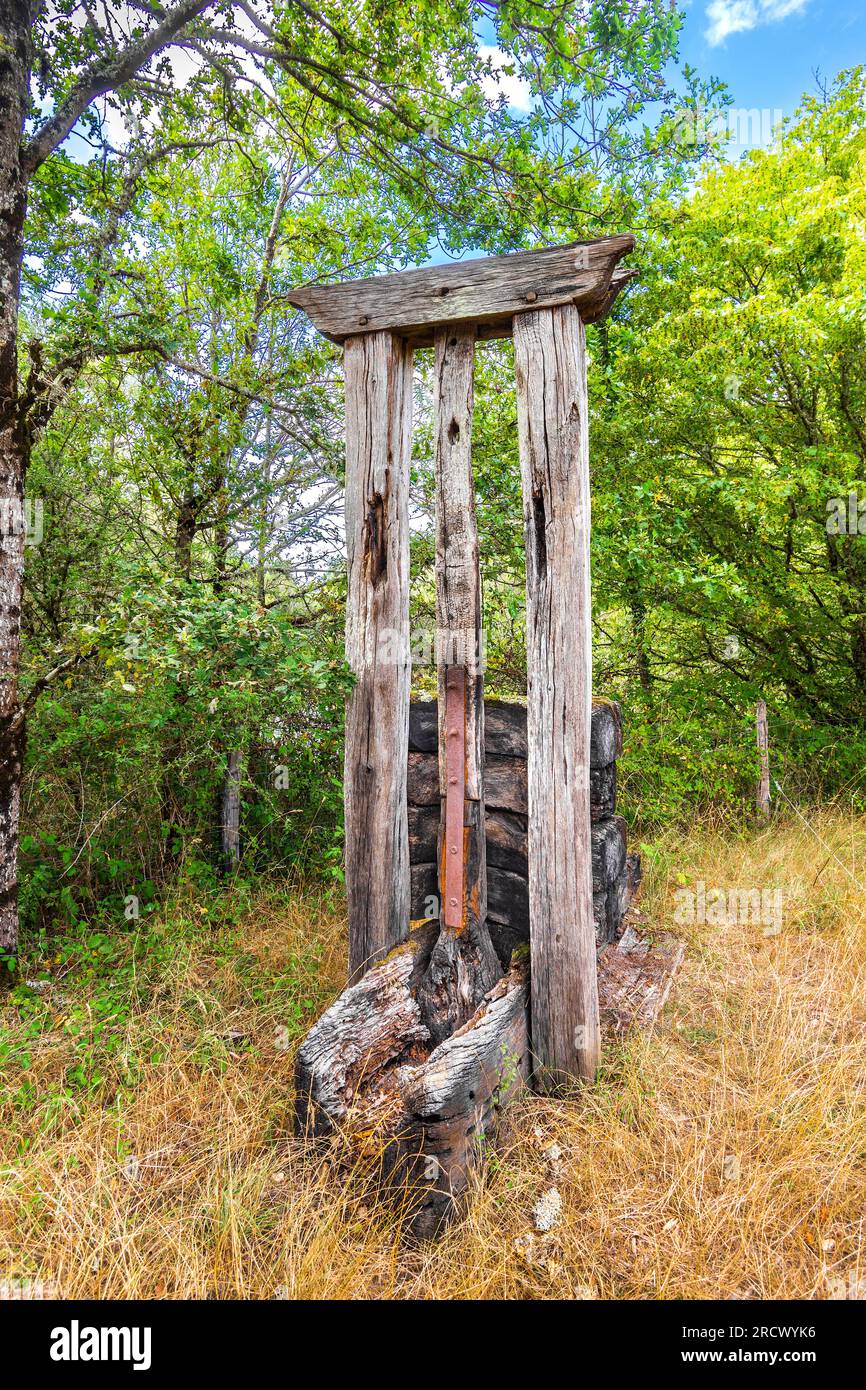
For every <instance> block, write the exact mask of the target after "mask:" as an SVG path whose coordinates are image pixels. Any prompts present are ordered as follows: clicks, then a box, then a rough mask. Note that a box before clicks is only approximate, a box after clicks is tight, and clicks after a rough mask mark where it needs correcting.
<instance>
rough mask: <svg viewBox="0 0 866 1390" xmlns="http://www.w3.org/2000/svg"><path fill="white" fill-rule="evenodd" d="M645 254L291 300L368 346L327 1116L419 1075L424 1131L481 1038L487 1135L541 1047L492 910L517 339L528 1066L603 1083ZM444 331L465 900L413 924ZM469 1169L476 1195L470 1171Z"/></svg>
mask: <svg viewBox="0 0 866 1390" xmlns="http://www.w3.org/2000/svg"><path fill="white" fill-rule="evenodd" d="M633 245H634V241H633V238H632V237H631V236H625V235H624V236H613V237H606V238H603V239H600V240H597V241H590V242H583V243H577V244H573V245H569V246H557V247H553V248H550V249H547V250H541V251H529V252H518V253H516V254H513V255H506V256H494V257H488V258H484V259H480V260H471V261H463V262H459V263H454V264H450V265H447V266H434V267H430V268H428V269H423V270H412V271H405V272H401V273H398V274H394V275H385V276H379V277H376V278H374V279H369V280H361V281H352V282H346V283H341V284H336V285H331V286H324V287H320V286H304V287H301V288H299V289H296V290H295V291H293V292H292V294H291V295H290V296H289V300H290V303H292V304H293V305H295V306H296V307H298V308H301V309H304V310H305V311H306V312H307V313H308V314H309V316H310V318H311V319H312V321H313V323H314V324H315V326H316V327H317V328H318V329H319V331H320V332H322V333H323V334H325V335H326V336H327V337H328V338H330V339H331V340H332V341H334V342H337V343H339V344H341V345H342V346H343V350H344V363H345V386H346V546H347V556H348V576H349V587H348V605H347V620H346V654H347V659H348V662H349V664H350V666H351V669H352V671H353V673H354V676H355V686H354V690H353V693H352V695H351V698H350V702H349V706H348V710H347V728H346V755H345V814H346V858H345V865H346V885H347V894H348V914H349V977H350V985H349V988H348V989H347V990H346V992H345V993H344V995H343V996H341V999H340V1000H338V1001H337V1004H336V1005H334V1006H333V1008H332V1009H331V1010H329V1012H328V1014H326V1015H325V1016H324V1017H323V1019H321V1020H320V1021H319V1023H318V1024H317V1025H316V1026H315V1027H314V1029H313V1031H312V1033H311V1034H310V1035H309V1037H308V1039H307V1040H306V1042H305V1043H304V1045H303V1046H302V1049H301V1053H300V1055H299V1064H298V1077H299V1088H300V1092H301V1094H300V1097H299V1115H300V1117H301V1121H302V1123H304V1124H305V1125H307V1126H310V1125H311V1124H312V1125H313V1127H314V1128H316V1127H318V1128H319V1129H321V1128H322V1126H323V1125H324V1126H325V1127H327V1125H328V1124H332V1123H336V1122H337V1121H338V1120H342V1119H343V1118H345V1115H346V1114H347V1113H348V1111H349V1110H350V1109H351V1105H350V1101H351V1099H352V1098H353V1097H354V1099H355V1100H356V1101H357V1098H358V1095H359V1093H360V1092H361V1091H365V1090H366V1092H368V1093H369V1094H368V1096H367V1100H368V1103H373V1101H375V1105H376V1106H378V1107H379V1108H380V1109H381V1108H382V1107H383V1106H385V1107H386V1108H387V1106H386V1099H387V1101H388V1104H390V1105H392V1107H393V1105H394V1104H395V1101H394V1096H395V1087H396V1088H397V1090H398V1091H401V1095H402V1099H401V1101H400V1103H399V1105H397V1109H398V1110H399V1111H400V1113H401V1115H402V1119H403V1122H405V1121H406V1113H407V1111H406V1093H407V1090H412V1092H413V1103H412V1106H410V1109H411V1110H412V1116H413V1120H414V1122H415V1123H416V1125H418V1124H420V1120H419V1116H421V1115H422V1112H423V1105H422V1104H421V1101H420V1100H419V1095H418V1093H419V1091H420V1090H423V1089H424V1085H425V1084H426V1085H427V1090H428V1092H430V1094H428V1101H429V1104H428V1112H429V1113H428V1120H429V1117H430V1115H433V1114H434V1110H432V1109H430V1106H432V1105H434V1099H435V1105H438V1106H439V1109H438V1111H436V1112H435V1114H436V1123H440V1122H441V1117H442V1114H443V1110H442V1098H443V1097H442V1090H441V1088H442V1075H443V1070H442V1069H443V1065H444V1062H443V1058H446V1059H447V1058H450V1061H449V1063H448V1065H449V1066H450V1067H451V1068H452V1070H453V1069H454V1068H455V1067H456V1068H457V1070H458V1071H459V1070H460V1069H461V1067H463V1070H464V1071H465V1057H464V1058H463V1059H462V1061H461V1060H460V1059H459V1058H458V1057H457V1053H459V1051H460V1048H461V1047H462V1048H464V1049H465V1048H466V1047H470V1051H471V1052H472V1066H471V1067H470V1071H471V1070H472V1067H475V1068H476V1071H477V1070H478V1068H480V1072H481V1073H483V1075H481V1074H480V1073H479V1075H477V1076H476V1084H475V1086H474V1087H473V1084H470V1082H471V1080H472V1078H471V1076H470V1081H469V1082H467V1083H466V1087H464V1095H463V1099H464V1101H465V1100H467V1099H468V1100H472V1101H474V1102H475V1103H476V1106H477V1105H478V1085H480V1089H481V1092H482V1093H483V1094H482V1096H481V1112H482V1113H477V1114H476V1122H477V1123H476V1126H475V1128H476V1130H477V1129H481V1130H483V1129H484V1127H485V1125H486V1124H487V1123H488V1120H489V1113H490V1111H491V1109H492V1105H493V1103H495V1100H496V1097H497V1095H499V1093H501V1090H502V1084H503V1071H504V1068H505V1063H504V1062H503V1061H502V1056H503V1055H504V1050H507V1049H506V1048H505V1044H504V1043H503V1038H504V1039H506V1040H509V1039H510V1042H511V1044H515V1040H516V1046H517V1052H518V1053H520V1052H521V1047H522V1046H523V1044H521V1042H520V1038H521V1036H522V1037H523V1039H524V1044H527V1030H526V1023H525V1020H524V1018H523V1017H522V1016H521V1010H522V1011H523V1015H525V1007H524V1003H523V1002H522V1001H524V999H525V983H526V966H525V963H523V964H521V963H518V964H517V965H516V966H515V967H514V968H513V969H512V971H511V972H509V974H508V976H507V977H505V979H503V978H501V977H502V974H503V972H502V967H501V966H500V965H499V962H498V959H497V957H496V955H495V952H494V951H493V948H492V946H491V942H490V937H489V935H488V932H487V927H486V922H485V915H486V878H485V845H484V699H483V659H482V658H483V638H482V632H481V585H480V573H479V555H478V535H477V528H476V520H475V503H474V493H473V483H472V464H471V443H472V415H473V369H474V353H475V346H476V343H479V342H483V341H485V340H488V339H493V338H505V337H513V340H514V356H515V373H516V387H517V412H518V430H519V446H520V466H521V479H522V491H523V522H524V532H525V542H526V592H527V640H526V647H527V671H528V683H527V738H528V799H529V823H528V826H529V828H528V878H529V916H530V969H529V980H530V989H531V1060H530V1059H529V1057H528V1056H527V1057H525V1058H524V1057H520V1058H519V1066H518V1070H520V1071H522V1072H526V1071H527V1070H529V1069H531V1071H532V1074H533V1078H534V1081H535V1084H536V1085H537V1086H539V1087H540V1088H550V1087H552V1086H557V1085H559V1084H561V1083H562V1082H563V1081H566V1082H567V1081H571V1080H574V1079H583V1080H592V1078H593V1077H594V1076H595V1073H596V1069H597V1066H598V1061H599V1046H600V1044H599V1005H598V990H597V971H596V941H595V932H594V927H593V915H592V876H591V857H590V816H589V763H590V754H589V749H590V721H591V613H590V572H589V563H590V561H589V554H590V490H589V453H588V430H587V425H588V417H587V383H586V340H585V324H587V323H592V322H595V321H597V320H598V319H600V318H601V317H603V316H604V315H605V314H606V313H607V312H608V310H609V308H610V306H611V304H612V303H613V300H614V299H615V297H616V295H617V294H618V292H619V290H620V289H621V288H622V286H623V285H624V284H625V282H626V281H627V280H628V279H629V278H630V275H631V274H633V273H634V272H631V271H629V270H626V269H624V268H622V267H620V266H619V261H620V259H621V258H622V257H623V256H624V255H625V254H626V253H627V252H628V251H630V250H631V249H632V248H633ZM431 346H432V347H433V348H434V349H435V399H434V412H435V414H434V437H435V453H436V614H437V622H436V626H437V665H438V683H439V701H438V710H439V767H440V793H441V804H442V814H441V828H440V854H439V864H440V869H439V883H440V903H441V909H440V920H439V922H438V923H433V924H431V925H429V926H428V928H427V929H426V932H425V933H421V934H417V933H413V934H412V936H411V938H410V933H409V915H410V913H409V907H410V868H409V844H408V824H407V806H406V778H407V758H408V728H409V696H410V679H411V660H410V640H409V465H410V456H411V447H412V402H413V382H412V373H413V352H414V349H415V348H418V347H431ZM403 943H406V945H405V946H404V947H403V950H402V951H397V952H395V950H394V948H396V947H400V946H401V945H402V944H403ZM395 990H396V994H395V993H394V991H395ZM398 996H399V997H398ZM521 1028H522V1029H523V1034H521ZM497 1029H498V1030H499V1031H498V1033H497V1031H496V1030H497ZM476 1034H479V1035H480V1034H483V1035H484V1037H483V1040H480V1038H479V1037H477V1036H476ZM494 1034H495V1036H494ZM500 1034H501V1036H499V1035H500ZM385 1035H387V1041H384V1039H385ZM488 1035H490V1036H488ZM467 1039H468V1040H469V1041H468V1042H467ZM470 1044H471V1046H470ZM497 1049H498V1050H497ZM526 1050H527V1052H528V1051H529V1048H528V1045H527V1046H526ZM491 1058H492V1059H493V1061H491ZM383 1059H385V1060H384V1061H383ZM434 1062H435V1063H436V1064H437V1066H438V1070H437V1072H436V1080H437V1084H438V1085H439V1090H438V1091H437V1089H436V1085H433V1084H432V1081H431V1076H430V1075H428V1076H427V1077H426V1081H425V1082H424V1084H422V1082H421V1081H420V1080H419V1078H420V1077H421V1072H423V1071H424V1068H425V1067H426V1068H427V1070H428V1072H429V1071H430V1069H431V1068H432V1067H433V1063H434ZM491 1068H492V1070H493V1072H495V1073H496V1075H495V1076H492V1077H491V1075H490V1072H491ZM407 1069H408V1070H407ZM419 1069H420V1070H419ZM409 1072H411V1077H409V1080H407V1075H408V1073H409ZM386 1076H387V1078H388V1080H387V1081H386ZM374 1077H375V1080H374ZM395 1078H396V1079H395ZM464 1080H465V1078H464ZM431 1085H432V1091H431V1089H430V1088H431ZM401 1088H402V1090H401ZM446 1089H447V1087H446ZM433 1092H435V1098H431V1097H432V1095H433ZM338 1093H339V1094H338ZM452 1098H453V1097H452ZM485 1106H486V1109H485ZM419 1107H420V1108H419ZM447 1109H448V1107H447V1105H446V1106H445V1111H447ZM452 1109H453V1106H452ZM455 1114H456V1111H455ZM447 1118H448V1117H447V1114H446V1119H447ZM393 1128H394V1127H393V1125H392V1130H393ZM421 1128H422V1129H423V1135H422V1136H421V1139H420V1140H419V1154H421V1156H422V1157H424V1156H425V1155H426V1160H425V1161H426V1162H427V1163H428V1164H429V1155H430V1147H431V1134H430V1123H426V1126H421ZM453 1139H454V1136H453V1134H452V1135H451V1136H450V1137H447V1142H445V1141H443V1142H444V1149H447V1147H448V1143H452V1142H453ZM433 1147H434V1148H435V1144H434V1145H433ZM404 1149H405V1146H404ZM422 1151H423V1153H422ZM404 1156H405V1154H404ZM439 1166H440V1167H441V1164H440V1165H439ZM434 1167H436V1165H435V1164H434ZM428 1176H429V1174H428ZM446 1177H447V1175H446ZM451 1179H452V1181H451V1184H450V1186H451V1189H453V1187H454V1183H453V1171H452V1173H451ZM433 1181H434V1186H435V1185H436V1180H435V1175H434V1180H433ZM447 1185H448V1184H447V1182H446V1183H444V1184H443V1183H440V1184H439V1186H440V1188H443V1189H444V1187H445V1186H447ZM427 1224H428V1226H429V1224H430V1223H429V1221H428V1223H427ZM422 1226H423V1222H422Z"/></svg>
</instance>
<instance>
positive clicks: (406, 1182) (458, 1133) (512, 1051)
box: [295, 921, 529, 1237]
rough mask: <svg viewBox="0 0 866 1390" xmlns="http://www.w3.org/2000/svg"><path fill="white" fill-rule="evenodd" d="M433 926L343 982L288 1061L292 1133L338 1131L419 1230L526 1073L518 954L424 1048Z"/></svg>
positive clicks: (431, 1228) (474, 1156)
mask: <svg viewBox="0 0 866 1390" xmlns="http://www.w3.org/2000/svg"><path fill="white" fill-rule="evenodd" d="M438 935H439V923H438V922H436V921H433V922H429V923H425V924H424V925H423V926H421V927H418V928H416V929H415V930H414V931H412V932H411V933H410V937H409V940H408V941H407V942H406V943H405V944H404V945H402V946H398V947H397V948H396V949H395V950H394V951H392V952H391V954H390V955H389V956H388V957H387V958H386V959H385V960H384V961H382V962H381V963H380V964H379V965H377V966H375V967H374V968H373V969H372V970H370V971H369V972H368V973H367V974H366V975H365V976H364V977H363V979H361V980H359V981H358V983H357V984H354V985H350V987H349V988H348V989H347V990H345V991H344V992H343V994H341V995H340V997H339V998H338V999H337V1001H336V1002H335V1003H334V1004H333V1005H332V1006H331V1008H330V1009H328V1011H327V1012H326V1013H325V1014H323V1015H322V1017H321V1018H320V1019H319V1021H318V1023H316V1024H315V1025H314V1026H313V1028H312V1029H311V1031H310V1033H309V1034H308V1035H307V1037H306V1039H305V1040H304V1042H303V1044H302V1045H301V1047H300V1049H299V1051H298V1056H297V1061H296V1067H295V1084H296V1117H297V1127H298V1130H299V1132H300V1133H303V1134H308V1135H325V1134H330V1133H335V1132H336V1133H339V1134H341V1135H343V1137H344V1138H345V1140H346V1143H347V1145H348V1146H349V1148H350V1149H354V1150H355V1151H358V1152H363V1153H365V1154H366V1157H367V1159H368V1161H369V1162H370V1165H371V1168H372V1171H373V1172H374V1173H375V1175H376V1176H377V1177H378V1178H379V1179H380V1180H381V1181H382V1183H383V1185H384V1186H386V1187H387V1189H388V1190H389V1191H390V1192H391V1193H392V1194H394V1195H396V1196H399V1197H400V1199H401V1201H403V1202H405V1203H406V1207H407V1219H408V1225H409V1228H410V1229H411V1231H412V1232H413V1233H414V1234H415V1235H417V1236H421V1237H426V1236H431V1235H435V1234H436V1232H437V1231H438V1230H439V1228H440V1227H441V1225H442V1223H443V1222H444V1221H446V1220H447V1219H448V1217H449V1216H450V1214H451V1213H452V1211H453V1209H454V1206H455V1203H456V1201H457V1200H458V1199H459V1197H460V1195H461V1193H462V1192H463V1191H464V1190H465V1188H466V1185H467V1183H468V1181H469V1177H470V1173H471V1171H472V1167H473V1165H474V1164H475V1163H476V1162H477V1161H478V1158H479V1155H480V1149H479V1140H480V1139H481V1137H482V1136H483V1135H485V1134H487V1133H488V1132H489V1131H490V1129H491V1128H492V1126H493V1124H494V1122H495V1120H496V1118H497V1115H498V1112H499V1111H500V1109H501V1108H502V1106H503V1105H504V1104H505V1103H506V1102H507V1101H508V1100H510V1099H511V1098H512V1096H513V1095H514V1094H515V1093H516V1092H517V1090H518V1089H519V1088H520V1086H521V1085H522V1084H523V1082H524V1081H525V1079H526V1078H527V1077H528V1075H529V1030H528V980H527V961H526V958H525V956H524V957H523V958H522V959H520V960H517V961H515V963H514V964H513V965H512V967H511V969H510V970H509V972H508V974H507V975H505V976H503V977H502V979H500V980H499V981H498V982H497V983H496V984H495V985H494V987H493V989H492V990H490V992H489V993H488V994H487V995H486V996H485V997H484V998H483V999H482V1001H481V1003H480V1004H479V1005H478V1007H477V1008H476V1010H475V1011H474V1013H473V1014H472V1016H471V1018H469V1019H468V1020H467V1022H466V1023H464V1024H463V1025H462V1027H460V1028H458V1029H457V1030H456V1031H455V1032H453V1033H452V1034H451V1035H450V1037H447V1038H445V1039H444V1040H443V1041H442V1042H440V1043H439V1044H438V1045H437V1046H435V1047H433V1048H432V1050H431V1048H430V1043H431V1039H430V1033H429V1029H428V1028H427V1027H426V1025H425V1024H424V1022H423V1020H422V1016H421V1006H420V1003H419V1000H418V986H419V984H420V982H421V981H422V980H423V979H424V976H425V974H426V972H427V970H428V969H429V966H430V959H431V955H432V952H433V948H434V945H435V943H436V940H437V938H438Z"/></svg>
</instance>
